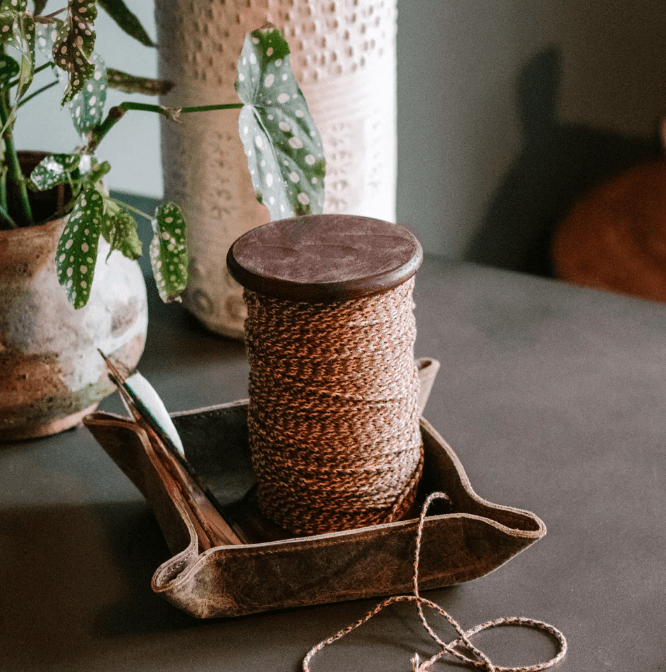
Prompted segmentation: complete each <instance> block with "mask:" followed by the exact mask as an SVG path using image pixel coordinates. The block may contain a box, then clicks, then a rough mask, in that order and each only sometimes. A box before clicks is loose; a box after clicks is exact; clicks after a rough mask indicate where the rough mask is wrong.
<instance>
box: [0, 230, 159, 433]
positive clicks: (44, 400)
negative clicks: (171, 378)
mask: <svg viewBox="0 0 666 672" xmlns="http://www.w3.org/2000/svg"><path fill="white" fill-rule="evenodd" d="M64 225H65V220H63V219H60V220H55V221H51V222H47V223H46V224H42V225H39V226H33V227H29V228H22V229H17V230H13V231H0V441H3V440H4V441H8V440H16V439H24V438H31V437H36V436H45V435H48V434H55V433H57V432H60V431H62V430H64V429H68V428H69V427H72V426H74V425H75V424H77V423H78V422H79V420H80V419H81V418H82V417H83V416H84V415H85V414H86V413H89V412H90V411H92V410H93V409H94V408H95V407H96V406H97V404H98V403H99V402H100V400H101V399H103V398H104V397H105V396H107V395H108V394H110V393H111V392H112V391H113V390H114V387H113V384H112V383H111V382H110V381H109V379H108V377H107V372H106V370H105V367H104V362H103V360H102V358H101V356H100V354H99V352H98V351H97V348H100V349H101V350H102V351H103V352H104V353H105V354H109V355H113V356H114V357H115V358H117V359H118V360H120V361H122V362H123V363H125V364H126V365H127V366H129V367H134V366H136V364H137V362H138V360H139V357H140V356H141V353H142V352H143V348H144V344H145V339H146V330H147V325H148V308H147V300H146V286H145V283H144V280H143V275H142V273H141V270H140V268H139V265H138V264H137V262H134V261H130V260H128V259H126V258H125V257H123V256H122V255H121V254H120V252H113V254H112V255H111V256H110V258H109V261H108V263H107V262H106V256H107V254H108V250H109V247H108V244H107V243H106V242H105V241H104V240H103V239H101V238H100V246H99V252H100V254H99V256H98V260H97V265H96V267H95V278H94V282H93V286H92V291H91V294H90V299H89V301H88V304H87V305H86V306H85V307H84V308H81V309H79V310H75V309H74V308H73V307H72V306H71V304H70V303H69V301H68V300H67V296H66V294H65V291H64V290H63V289H62V287H60V285H59V284H58V280H57V277H56V270H55V251H56V245H57V242H58V239H59V237H60V234H61V232H62V230H63V228H64Z"/></svg>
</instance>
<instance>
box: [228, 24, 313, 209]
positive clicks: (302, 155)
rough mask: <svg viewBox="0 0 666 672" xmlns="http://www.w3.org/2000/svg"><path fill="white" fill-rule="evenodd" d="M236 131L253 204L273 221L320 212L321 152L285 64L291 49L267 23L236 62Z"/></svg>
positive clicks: (287, 61) (301, 96)
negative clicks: (240, 106) (238, 109)
mask: <svg viewBox="0 0 666 672" xmlns="http://www.w3.org/2000/svg"><path fill="white" fill-rule="evenodd" d="M236 91H237V92H238V97H239V98H240V99H241V101H242V102H243V103H244V104H245V105H244V107H243V109H242V110H241V113H240V118H239V131H240V137H241V140H242V141H243V146H244V148H245V154H246V156H247V162H248V167H249V169H250V175H251V177H252V184H253V186H254V192H255V195H256V197H257V200H258V201H259V202H260V203H264V205H266V206H267V207H268V210H269V211H270V215H271V219H273V220H276V219H284V218H285V217H291V216H294V215H308V214H318V213H321V212H322V210H323V206H324V174H325V165H326V164H325V159H324V150H323V146H322V142H321V138H320V137H319V132H318V131H317V128H316V127H315V123H314V120H313V119H312V116H311V115H310V111H309V109H308V105H307V102H306V100H305V97H304V96H303V93H302V91H301V89H300V88H299V86H298V83H297V82H296V79H295V78H294V74H293V72H292V70H291V65H290V63H289V45H288V44H287V42H286V40H285V39H284V38H283V37H282V35H281V34H280V32H279V31H278V30H277V29H276V28H274V27H273V26H271V25H270V24H267V25H266V26H264V27H263V28H260V29H259V30H255V31H253V32H252V33H251V34H250V35H248V36H247V37H246V38H245V44H244V46H243V51H242V52H241V56H240V59H239V61H238V79H237V81H236Z"/></svg>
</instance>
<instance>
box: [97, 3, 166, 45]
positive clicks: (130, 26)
mask: <svg viewBox="0 0 666 672" xmlns="http://www.w3.org/2000/svg"><path fill="white" fill-rule="evenodd" d="M97 4H98V5H99V6H100V7H101V8H102V9H104V10H105V11H106V13H107V14H108V15H109V16H110V17H111V18H112V19H113V20H114V21H115V22H116V23H117V24H118V25H119V26H120V27H121V28H122V29H123V30H124V31H125V32H126V33H127V34H128V35H131V36H132V37H133V38H134V39H135V40H138V41H139V42H141V44H144V45H145V46H147V47H154V46H156V45H155V43H154V42H153V41H152V40H151V39H150V37H149V35H148V33H147V32H146V31H145V29H144V27H143V26H142V25H141V22H140V21H139V19H138V18H137V17H136V16H135V15H134V14H132V12H131V11H130V10H129V9H128V8H127V5H126V4H125V3H124V2H123V0H97Z"/></svg>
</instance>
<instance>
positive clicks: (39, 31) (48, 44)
mask: <svg viewBox="0 0 666 672" xmlns="http://www.w3.org/2000/svg"><path fill="white" fill-rule="evenodd" d="M63 25H64V22H63V21H60V19H56V20H55V23H49V24H44V23H38V24H37V27H36V28H35V34H36V36H37V48H38V49H39V51H41V52H42V54H43V55H44V56H45V57H46V58H47V59H48V60H49V61H51V60H53V45H54V44H55V41H56V40H57V39H58V33H59V32H60V30H62V27H63ZM57 72H58V73H60V74H62V75H63V77H65V74H64V72H62V71H61V70H57Z"/></svg>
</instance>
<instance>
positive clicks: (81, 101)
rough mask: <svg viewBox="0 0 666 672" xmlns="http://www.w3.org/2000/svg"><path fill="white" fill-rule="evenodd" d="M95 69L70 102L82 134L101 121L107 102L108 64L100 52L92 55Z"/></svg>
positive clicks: (73, 120) (91, 60) (75, 123)
mask: <svg viewBox="0 0 666 672" xmlns="http://www.w3.org/2000/svg"><path fill="white" fill-rule="evenodd" d="M90 62H91V63H92V64H93V66H94V68H95V71H94V73H93V76H92V77H91V78H90V79H89V80H88V81H87V82H86V83H85V84H84V86H83V88H82V89H81V91H79V92H78V93H77V94H76V95H75V96H74V97H73V98H72V100H71V102H70V103H69V111H70V114H71V115H72V122H73V124H74V128H75V129H76V130H77V131H78V132H79V133H81V134H83V133H88V131H91V130H92V129H93V128H95V126H97V125H98V124H100V123H101V121H102V117H103V116H104V103H105V102H106V87H107V81H106V66H105V65H104V61H103V60H102V58H101V57H100V55H99V54H96V53H93V55H92V56H91V57H90Z"/></svg>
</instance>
